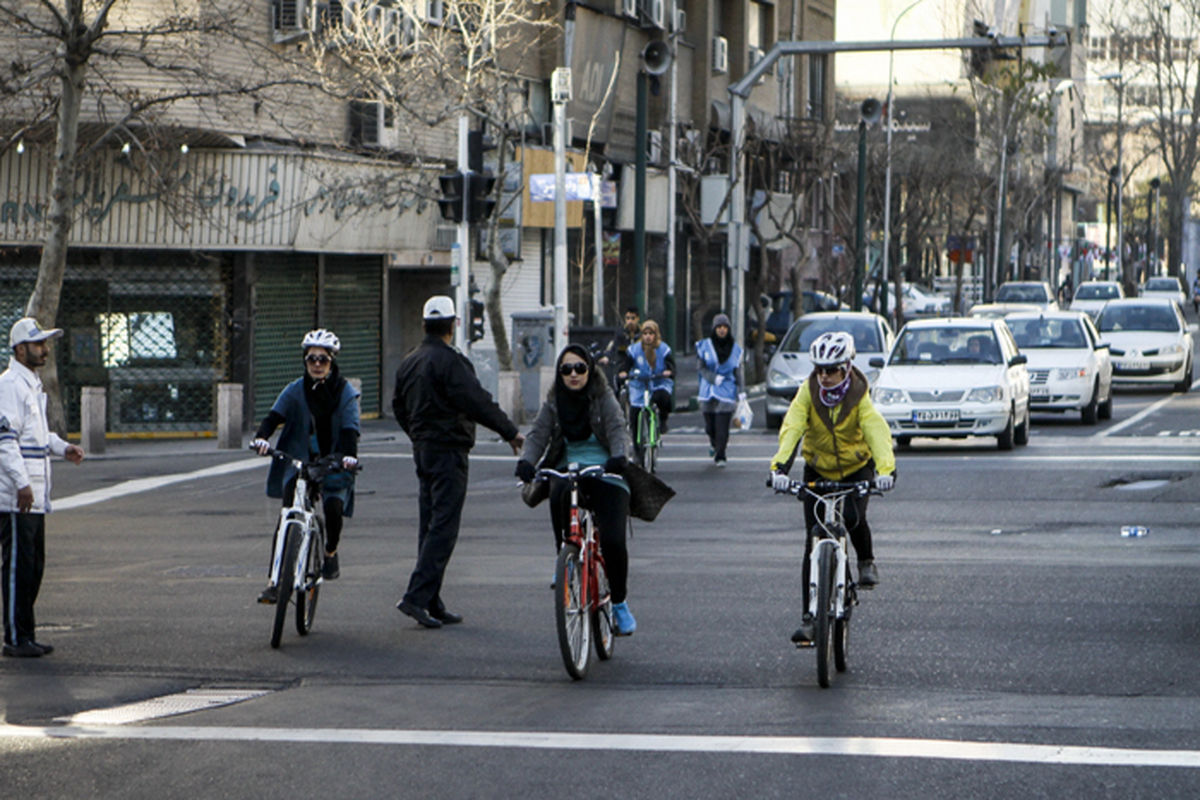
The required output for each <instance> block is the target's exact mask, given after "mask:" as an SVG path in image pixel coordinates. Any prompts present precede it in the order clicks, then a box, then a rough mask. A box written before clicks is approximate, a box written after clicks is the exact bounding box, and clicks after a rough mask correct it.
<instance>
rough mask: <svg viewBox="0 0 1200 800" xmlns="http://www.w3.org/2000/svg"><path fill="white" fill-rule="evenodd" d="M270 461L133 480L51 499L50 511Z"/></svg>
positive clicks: (230, 472) (264, 463)
mask: <svg viewBox="0 0 1200 800" xmlns="http://www.w3.org/2000/svg"><path fill="white" fill-rule="evenodd" d="M269 461H270V459H262V458H251V459H246V460H243V461H231V462H229V463H228V464H217V465H216V466H212V467H205V468H204V469H198V470H195V471H193V472H176V473H173V474H171V475H156V476H155V477H153V478H135V479H134V480H131V481H124V482H122V483H118V484H116V485H115V486H108V487H106V488H104V489H94V490H92V491H90V492H81V493H79V494H73V495H71V496H70V497H64V498H62V499H61V500H54V501H52V502H51V504H50V508H51V510H53V511H69V510H71V509H73V508H82V507H83V506H90V505H93V504H94V503H101V502H104V501H105V500H114V499H116V498H118V497H125V496H127V495H131V494H140V493H142V492H149V491H153V490H154V489H161V488H162V487H164V486H170V485H171V484H173V483H183V482H184V481H191V480H196V479H197V478H211V477H214V476H217V475H231V474H233V473H235V472H245V471H246V470H251V469H255V468H256V467H265V466H266V465H267V463H268V462H269Z"/></svg>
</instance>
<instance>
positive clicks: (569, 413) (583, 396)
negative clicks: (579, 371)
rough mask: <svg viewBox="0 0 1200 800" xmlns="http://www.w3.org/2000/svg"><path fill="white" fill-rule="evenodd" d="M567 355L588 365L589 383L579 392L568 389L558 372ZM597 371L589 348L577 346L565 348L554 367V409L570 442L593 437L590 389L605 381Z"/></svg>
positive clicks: (571, 345)
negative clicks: (578, 358) (597, 374)
mask: <svg viewBox="0 0 1200 800" xmlns="http://www.w3.org/2000/svg"><path fill="white" fill-rule="evenodd" d="M567 353H574V354H575V355H577V356H579V357H580V358H582V359H583V360H584V361H586V362H587V365H588V382H587V383H585V384H584V385H583V388H582V389H579V390H578V391H572V390H571V389H568V388H567V385H566V384H565V383H563V379H562V374H560V373H559V371H558V368H559V367H560V366H562V360H563V356H564V355H566V354H567ZM595 371H596V362H595V361H593V360H592V357H591V354H589V353H588V351H587V348H584V347H581V346H579V345H577V344H569V345H567V346H566V347H564V348H563V351H562V353H561V354H559V356H558V363H557V364H555V365H554V407H555V410H556V411H557V412H558V425H559V427H560V428H562V432H563V436H564V437H566V439H567V441H568V442H582V441H584V440H586V439H588V438H589V437H590V436H591V435H592V420H591V409H592V398H591V393H590V392H589V391H588V389H590V388H591V386H592V381H594V380H603V377H598V376H596V374H595Z"/></svg>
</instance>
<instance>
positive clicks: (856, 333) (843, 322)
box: [767, 311, 895, 428]
mask: <svg viewBox="0 0 1200 800" xmlns="http://www.w3.org/2000/svg"><path fill="white" fill-rule="evenodd" d="M830 331H845V332H846V333H848V334H850V335H851V336H853V337H854V349H855V351H856V355H855V357H854V366H856V367H858V368H859V369H860V370H862V371H863V374H865V375H866V376H867V380H869V381H874V379H875V377H876V376H877V375H878V373H879V371H878V370H877V369H875V368H874V367H872V366H871V365H870V361H871V359H872V358H875V357H879V356H883V355H886V354H887V351H888V350H889V349H890V348H891V346H892V341H893V340H894V339H895V334H893V333H892V327H891V325H889V324H888V322H887V320H885V319H884V318H883V317H881V316H879V315H878V314H872V313H870V312H869V311H817V312H813V313H811V314H805V315H804V316H802V317H800V319H798V320H796V321H795V322H794V323H793V324H792V327H791V328H789V329H788V332H787V335H786V336H784V337H783V341H782V342H781V343H780V345H779V349H778V350H776V351H775V355H773V356H771V364H770V366H769V367H768V368H767V427H768V428H778V427H779V425H780V424H781V423H782V422H783V417H784V415H785V414H787V410H788V406H789V405H791V403H792V398H793V397H794V396H795V395H796V390H797V389H798V388H800V384H801V383H802V382H803V381H804V380H805V379H807V378H808V376H809V374H810V373H811V372H812V359H811V358H809V355H808V348H809V347H810V346H811V345H812V343H813V340H814V339H816V338H817V337H818V336H820V335H821V334H822V333H828V332H830Z"/></svg>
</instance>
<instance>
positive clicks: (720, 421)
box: [704, 411, 733, 461]
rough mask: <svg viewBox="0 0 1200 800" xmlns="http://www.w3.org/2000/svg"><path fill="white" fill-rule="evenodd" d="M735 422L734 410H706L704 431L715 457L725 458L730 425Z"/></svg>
mask: <svg viewBox="0 0 1200 800" xmlns="http://www.w3.org/2000/svg"><path fill="white" fill-rule="evenodd" d="M731 424H733V412H732V411H705V412H704V432H705V433H707V434H708V443H709V444H710V445H712V449H713V451H714V453H713V458H715V459H716V460H717V461H724V460H725V447H726V445H728V444H729V426H730V425H731Z"/></svg>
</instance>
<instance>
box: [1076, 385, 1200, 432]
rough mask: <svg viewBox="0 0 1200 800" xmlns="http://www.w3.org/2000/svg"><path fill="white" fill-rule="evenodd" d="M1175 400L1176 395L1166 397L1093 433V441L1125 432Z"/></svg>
mask: <svg viewBox="0 0 1200 800" xmlns="http://www.w3.org/2000/svg"><path fill="white" fill-rule="evenodd" d="M1196 383H1200V381H1197V382H1196ZM1196 383H1193V384H1192V388H1195V387H1196ZM1175 398H1176V395H1175V394H1174V393H1172V394H1169V395H1167V396H1166V397H1164V398H1163V399H1161V400H1159V401H1157V402H1155V403H1151V404H1150V405H1148V406H1146V407H1145V408H1143V409H1142V410H1141V411H1139V412H1138V413H1136V414H1134V415H1133V416H1132V417H1130V418H1129V419H1125V420H1121V421H1120V422H1118V423H1117V424H1116V425H1112V426H1110V427H1108V428H1105V429H1104V430H1102V431H1100V432H1099V433H1093V434H1092V436H1091V438H1092V439H1103V438H1105V437H1107V436H1110V435H1111V434H1114V433H1120V432H1121V431H1123V430H1125V429H1126V428H1128V427H1129V426H1131V425H1136V424H1138V423H1139V422H1141V421H1142V420H1144V419H1145V418H1146V417H1148V416H1150V415H1151V414H1153V413H1154V412H1155V411H1158V410H1159V409H1160V408H1162V407H1163V406H1165V405H1166V404H1167V403H1169V402H1171V401H1172V400H1174V399H1175Z"/></svg>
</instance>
